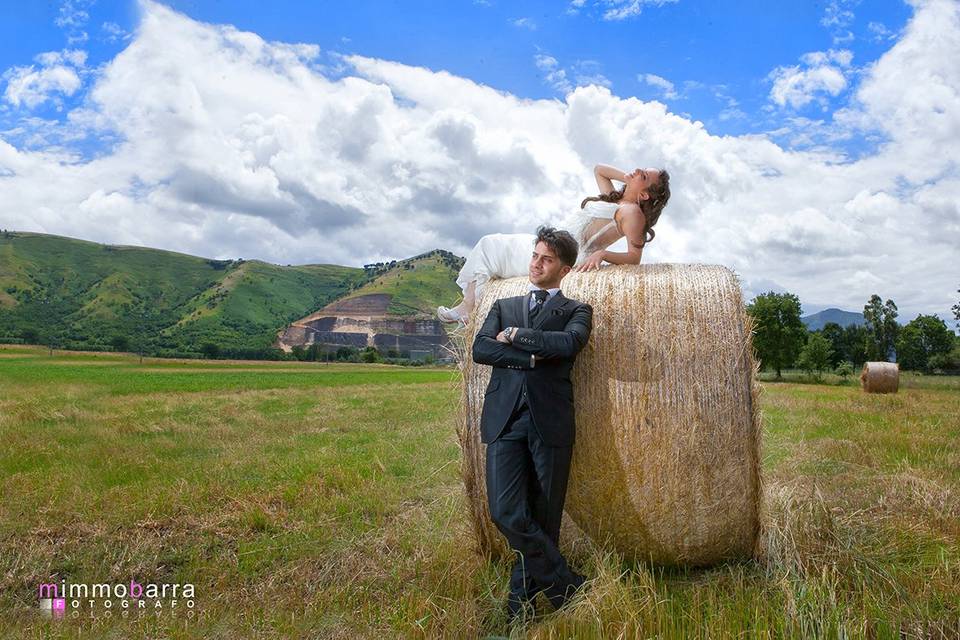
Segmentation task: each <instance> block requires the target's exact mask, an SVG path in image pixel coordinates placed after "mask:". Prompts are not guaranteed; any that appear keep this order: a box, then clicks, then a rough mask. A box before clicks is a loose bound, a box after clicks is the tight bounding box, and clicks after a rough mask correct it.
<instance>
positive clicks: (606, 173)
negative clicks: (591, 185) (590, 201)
mask: <svg viewBox="0 0 960 640" xmlns="http://www.w3.org/2000/svg"><path fill="white" fill-rule="evenodd" d="M593 176H594V177H595V178H596V179H597V186H598V187H600V193H610V192H611V191H613V183H612V182H610V181H611V180H617V181H619V182H626V181H627V177H626V176H625V175H624V173H623V171H620V169H617V168H614V167H610V166H607V165H605V164H598V165H597V166H595V167H594V168H593Z"/></svg>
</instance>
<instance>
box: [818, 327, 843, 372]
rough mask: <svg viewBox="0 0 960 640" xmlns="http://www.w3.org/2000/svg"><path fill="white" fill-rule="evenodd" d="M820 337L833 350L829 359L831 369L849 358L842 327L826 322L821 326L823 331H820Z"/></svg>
mask: <svg viewBox="0 0 960 640" xmlns="http://www.w3.org/2000/svg"><path fill="white" fill-rule="evenodd" d="M820 335H822V336H823V337H824V338H826V339H827V340H828V341H829V342H830V348H831V349H832V350H833V355H832V356H831V357H830V366H831V367H837V366H839V365H840V363H841V362H843V360H844V359H845V358H848V357H849V356H848V354H847V349H846V348H845V344H844V342H845V340H844V332H843V327H841V326H840V325H839V324H837V323H836V322H828V323H827V324H825V325H823V329H821V330H820Z"/></svg>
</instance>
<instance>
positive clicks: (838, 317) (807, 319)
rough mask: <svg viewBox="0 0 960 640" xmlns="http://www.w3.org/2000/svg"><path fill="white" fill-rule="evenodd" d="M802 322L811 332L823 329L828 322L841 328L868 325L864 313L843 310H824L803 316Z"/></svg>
mask: <svg viewBox="0 0 960 640" xmlns="http://www.w3.org/2000/svg"><path fill="white" fill-rule="evenodd" d="M800 320H801V322H803V324H805V325H806V326H807V329H808V330H810V331H817V330H819V329H823V327H824V326H825V325H826V324H827V323H828V322H835V323H837V324H838V325H840V326H841V327H847V326H848V325H851V324H855V325H864V324H866V321H865V320H864V318H863V314H862V313H853V312H852V311H843V310H842V309H835V308H830V309H824V310H823V311H819V312H817V313H812V314H810V315H808V316H803V317H801V318H800Z"/></svg>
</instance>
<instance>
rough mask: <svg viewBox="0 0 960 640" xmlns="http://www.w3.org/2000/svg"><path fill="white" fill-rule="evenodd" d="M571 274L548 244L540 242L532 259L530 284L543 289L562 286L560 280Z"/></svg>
mask: <svg viewBox="0 0 960 640" xmlns="http://www.w3.org/2000/svg"><path fill="white" fill-rule="evenodd" d="M569 272H570V267H569V266H567V265H565V264H563V262H561V260H560V258H558V257H557V254H556V253H555V252H554V251H553V249H551V248H550V246H549V245H548V244H547V243H546V242H538V243H537V246H535V247H534V248H533V255H532V256H531V257H530V282H532V283H533V284H535V285H537V286H538V287H541V288H543V289H554V288H556V287H559V286H560V280H562V279H563V276H565V275H567V273H569Z"/></svg>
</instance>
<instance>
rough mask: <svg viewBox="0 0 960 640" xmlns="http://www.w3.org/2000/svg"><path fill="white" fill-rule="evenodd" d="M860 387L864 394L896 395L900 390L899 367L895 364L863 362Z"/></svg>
mask: <svg viewBox="0 0 960 640" xmlns="http://www.w3.org/2000/svg"><path fill="white" fill-rule="evenodd" d="M860 386H861V387H863V390H864V391H865V392H866V393H896V392H897V390H898V389H899V388H900V365H898V364H897V363H896V362H865V363H864V364H863V371H862V372H861V373H860Z"/></svg>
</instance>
